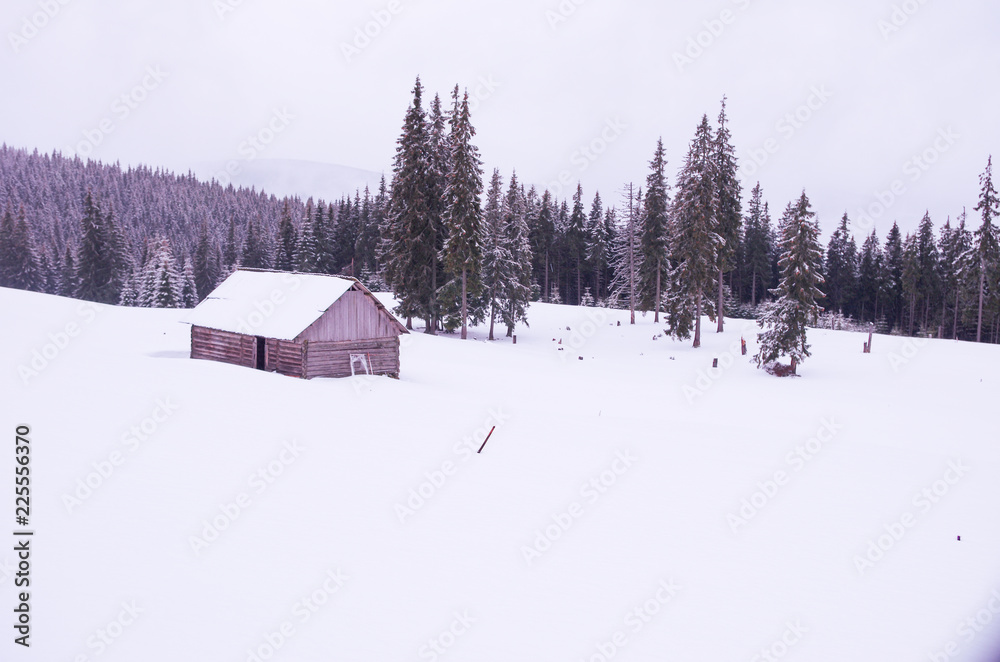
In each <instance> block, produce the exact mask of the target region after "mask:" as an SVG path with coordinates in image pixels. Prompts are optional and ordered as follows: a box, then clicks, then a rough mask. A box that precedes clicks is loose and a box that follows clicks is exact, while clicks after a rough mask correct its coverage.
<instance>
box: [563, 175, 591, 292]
mask: <svg viewBox="0 0 1000 662" xmlns="http://www.w3.org/2000/svg"><path fill="white" fill-rule="evenodd" d="M566 250H567V258H568V259H569V261H570V265H571V266H572V267H573V271H574V273H575V274H576V292H575V296H574V297H573V299H572V301H574V302H575V303H576V305H580V297H581V296H582V295H583V269H584V266H585V264H586V260H587V216H586V213H585V212H584V207H583V185H582V184H581V183H579V182H577V185H576V193H574V194H573V213H572V214H570V217H569V225H568V226H567V228H566Z"/></svg>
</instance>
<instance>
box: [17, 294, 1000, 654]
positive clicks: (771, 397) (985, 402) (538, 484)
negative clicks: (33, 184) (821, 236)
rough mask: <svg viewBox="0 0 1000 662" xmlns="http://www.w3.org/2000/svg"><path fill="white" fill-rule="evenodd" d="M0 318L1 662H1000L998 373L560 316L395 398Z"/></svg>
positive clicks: (442, 350)
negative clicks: (2, 447) (23, 523)
mask: <svg viewBox="0 0 1000 662" xmlns="http://www.w3.org/2000/svg"><path fill="white" fill-rule="evenodd" d="M0 310H3V311H4V312H3V320H4V321H3V327H2V332H0V335H2V339H3V347H4V350H3V354H2V356H0V362H2V365H0V399H2V402H3V408H2V412H3V415H2V421H0V430H3V433H4V434H6V435H7V437H8V444H7V446H8V448H9V449H10V446H11V445H12V441H13V437H14V429H15V426H16V425H17V424H27V425H30V426H31V444H32V448H33V450H32V452H33V455H32V472H33V476H34V483H33V497H34V501H33V504H32V505H33V512H32V522H31V526H32V528H33V529H34V530H35V532H36V533H35V539H34V543H33V544H34V545H35V549H34V550H33V556H32V595H31V602H32V615H33V626H34V627H33V632H32V647H31V649H30V651H23V649H20V647H16V646H15V645H14V644H13V643H12V639H13V636H12V634H11V633H12V630H11V629H10V626H9V625H7V626H5V629H6V631H7V633H8V634H7V636H6V637H5V641H4V642H3V643H2V645H0V647H2V650H3V651H4V652H3V654H2V655H0V658H2V659H4V660H7V659H10V660H14V659H30V660H43V661H45V662H57V661H61V660H62V661H77V662H84V661H91V660H101V661H102V662H113V661H124V662H139V661H141V662H159V661H164V662H168V661H169V662H176V661H178V660H192V661H208V662H243V661H246V660H289V661H296V662H298V661H313V660H315V661H320V660H323V661H328V660H352V661H358V662H361V661H371V662H378V661H389V660H420V659H427V660H434V659H440V660H456V661H457V660H467V661H469V662H511V661H515V660H519V661H520V660H523V661H525V662H554V661H556V660H566V661H567V662H577V661H580V660H586V661H587V662H591V661H601V660H612V659H613V660H621V661H623V662H629V661H635V662H639V661H654V660H655V661H664V660H678V661H707V662H715V661H718V662H723V661H725V662H732V661H739V660H746V661H747V662H751V661H752V660H770V659H784V660H803V661H809V662H824V661H831V662H844V661H846V660H850V661H854V662H862V661H872V662H895V661H903V660H908V661H914V660H928V659H930V660H963V661H965V660H968V661H970V662H993V661H994V660H996V659H997V657H996V656H997V655H998V651H1000V479H998V476H1000V435H998V433H997V424H996V409H995V408H996V407H997V405H998V395H1000V388H998V374H1000V370H998V369H1000V348H998V347H995V346H974V345H972V344H965V343H955V342H950V341H936V340H935V341H913V340H907V339H903V338H895V337H883V336H878V337H876V338H875V341H874V351H873V353H872V354H870V355H865V354H863V353H862V351H861V349H862V343H863V342H864V340H865V338H864V337H862V336H861V335H860V334H851V333H845V332H833V331H812V332H810V341H811V343H812V345H813V351H814V356H813V358H811V359H810V360H808V361H807V362H806V363H805V364H803V365H802V366H801V367H800V373H801V375H802V377H801V378H798V379H778V378H775V377H771V376H769V375H767V374H765V373H764V372H763V371H761V370H758V369H757V368H756V367H755V365H753V364H752V363H751V362H750V360H749V359H750V358H751V356H752V354H753V353H754V350H755V344H756V343H755V335H754V330H753V328H752V326H750V323H747V322H744V321H741V320H729V322H728V324H727V331H726V333H724V334H721V335H718V334H716V333H715V332H714V325H712V326H707V327H706V333H705V346H704V347H703V348H702V349H699V350H692V349H690V346H689V345H690V343H688V342H674V341H672V340H670V339H669V338H663V337H658V336H659V334H661V333H662V326H661V325H656V324H654V323H653V321H652V316H651V315H650V316H647V317H645V318H643V317H639V319H638V324H637V325H636V326H635V327H629V326H628V324H627V319H628V318H627V313H622V312H619V311H600V310H595V309H582V308H575V307H567V306H550V305H538V304H536V305H534V306H532V308H531V310H530V311H529V321H530V323H531V327H530V329H529V328H519V329H518V331H517V344H516V345H514V344H512V343H511V341H510V339H506V338H504V339H501V340H500V341H497V342H494V343H486V342H483V340H482V339H483V337H484V335H485V334H484V332H483V330H482V329H476V331H475V333H474V334H473V335H474V336H475V337H476V338H477V340H475V341H469V342H464V343H463V342H461V341H459V340H457V339H456V338H454V337H427V336H424V335H423V334H413V335H411V336H409V337H406V338H404V345H403V349H402V379H401V380H399V381H393V380H391V379H387V378H367V377H356V378H351V379H344V380H313V381H309V382H305V381H300V380H296V379H291V378H287V377H282V376H278V375H273V374H265V373H261V372H256V371H252V370H248V369H244V368H238V367H233V366H227V365H222V364H218V363H211V362H203V361H192V360H190V359H188V358H187V353H188V349H189V346H188V343H189V340H188V327H187V326H185V325H183V324H181V323H179V322H178V320H180V319H181V318H182V317H183V316H184V312H183V311H163V310H145V309H142V310H129V309H117V308H106V307H99V306H94V305H91V304H84V303H81V302H78V301H74V300H69V299H61V298H57V297H51V296H46V295H39V294H31V293H25V292H19V291H11V290H0ZM618 321H621V322H622V326H617V322H618ZM741 330H745V331H744V333H745V337H746V338H747V340H748V344H749V354H750V356H747V357H742V356H740V355H739V339H740V335H741ZM501 335H502V331H501ZM560 340H561V341H562V344H561V345H560V344H559V341H560ZM36 352H37V354H36ZM580 357H582V360H581V359H580ZM713 358H718V359H719V360H720V368H719V369H718V370H712V369H711V364H712V359H713ZM494 425H495V426H496V430H495V432H494V433H493V435H492V437H491V438H490V440H489V443H488V444H487V445H486V448H485V450H484V451H483V452H482V454H477V453H476V452H475V451H476V449H478V447H479V445H480V444H481V443H482V440H483V438H484V435H485V432H486V431H488V430H489V429H490V428H491V427H492V426H494ZM12 464H13V452H12V449H11V450H9V451H8V452H6V453H3V454H2V458H0V469H2V471H0V475H2V476H6V477H7V478H3V479H0V490H2V491H3V493H5V494H7V495H8V499H9V500H10V502H11V503H10V504H9V505H10V507H11V509H12V508H13V503H12V501H13V499H12V492H13V480H12V478H11V476H12V474H13V471H12V466H11V465H12ZM7 481H9V482H7ZM9 517H10V518H11V519H10V520H8V521H9V524H10V530H13V520H12V517H13V513H11V514H10V516H9ZM7 535H9V532H8V533H3V532H2V531H0V536H7ZM958 536H961V541H958V540H957V537H958ZM0 549H3V550H6V551H0V586H2V589H0V595H2V597H0V604H2V608H3V610H4V611H5V612H6V613H7V614H8V619H7V620H8V621H10V620H11V618H10V616H11V611H10V610H11V609H12V608H13V606H14V596H15V591H14V586H13V583H14V582H13V577H12V576H11V573H12V571H13V568H14V563H15V558H14V553H13V552H12V551H11V550H12V545H8V544H6V543H4V544H3V545H2V546H0Z"/></svg>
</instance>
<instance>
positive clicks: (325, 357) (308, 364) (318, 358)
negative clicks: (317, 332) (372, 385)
mask: <svg viewBox="0 0 1000 662" xmlns="http://www.w3.org/2000/svg"><path fill="white" fill-rule="evenodd" d="M351 354H364V355H365V357H366V359H367V360H368V365H369V370H370V371H371V374H373V375H389V376H391V377H397V378H398V377H399V337H398V336H395V335H394V336H392V337H389V338H375V339H372V340H359V341H356V342H307V343H305V375H304V376H305V377H306V379H312V378H313V377H350V376H351ZM355 374H364V369H363V368H362V367H361V366H360V365H358V366H355Z"/></svg>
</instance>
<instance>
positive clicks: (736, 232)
mask: <svg viewBox="0 0 1000 662" xmlns="http://www.w3.org/2000/svg"><path fill="white" fill-rule="evenodd" d="M731 137H732V136H731V134H730V132H729V118H728V117H727V116H726V97H722V109H721V110H720V111H719V127H718V129H716V132H715V159H716V174H715V190H716V194H717V196H718V198H719V211H718V224H717V227H716V230H715V232H716V234H718V235H719V237H720V238H721V239H722V243H721V244H719V247H718V251H717V256H716V259H717V261H718V266H719V284H718V285H719V286H718V301H717V303H716V306H717V308H718V310H717V316H718V326H717V329H716V331H717V332H718V333H722V331H723V328H724V326H725V314H726V308H725V287H724V278H725V274H726V273H727V272H729V271H731V270H732V269H733V268H734V267H735V266H736V262H735V260H736V248H737V246H738V244H739V239H740V224H741V222H742V220H743V215H742V212H743V210H742V208H741V203H740V200H741V198H742V190H741V187H740V180H739V178H738V177H737V173H738V172H739V165H738V161H737V158H736V149H735V148H734V147H733V145H732V142H731Z"/></svg>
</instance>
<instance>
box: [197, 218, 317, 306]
mask: <svg viewBox="0 0 1000 662" xmlns="http://www.w3.org/2000/svg"><path fill="white" fill-rule="evenodd" d="M298 239H299V237H298V232H297V231H296V230H295V224H294V223H293V222H292V211H291V209H289V207H288V201H287V200H286V201H285V206H284V207H282V209H281V220H280V221H279V222H278V254H277V259H276V260H275V264H274V266H275V268H276V269H277V270H278V271H291V270H292V269H294V268H295V246H296V244H297V243H298ZM197 264H198V260H197V259H196V260H195V265H196V266H197ZM195 275H197V268H196V269H195ZM198 291H199V292H203V290H202V289H201V288H200V286H199V289H198Z"/></svg>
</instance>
